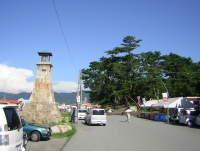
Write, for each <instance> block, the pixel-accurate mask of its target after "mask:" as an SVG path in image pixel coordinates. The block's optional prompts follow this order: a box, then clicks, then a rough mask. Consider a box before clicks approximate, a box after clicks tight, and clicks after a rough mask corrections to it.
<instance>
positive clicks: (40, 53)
mask: <svg viewBox="0 0 200 151" xmlns="http://www.w3.org/2000/svg"><path fill="white" fill-rule="evenodd" d="M38 55H39V56H44V55H49V56H53V55H52V53H51V52H47V51H42V52H38Z"/></svg>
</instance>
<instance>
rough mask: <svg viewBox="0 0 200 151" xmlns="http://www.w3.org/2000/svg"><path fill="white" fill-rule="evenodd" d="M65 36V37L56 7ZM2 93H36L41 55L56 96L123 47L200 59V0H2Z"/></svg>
mask: <svg viewBox="0 0 200 151" xmlns="http://www.w3.org/2000/svg"><path fill="white" fill-rule="evenodd" d="M54 4H55V5H56V9H57V13H58V16H59V20H60V22H61V26H62V29H63V32H64V35H65V39H66V42H67V44H66V42H65V39H64V36H63V33H62V30H61V27H60V24H59V21H58V17H57V14H56V11H55V8H54ZM0 20H1V24H0V56H1V57H0V71H1V72H3V74H2V73H1V74H0V83H1V84H0V92H10V93H19V92H22V91H23V92H24V91H27V92H31V91H32V88H33V82H34V80H35V77H36V69H37V68H36V62H38V61H39V56H38V53H37V52H40V51H44V50H46V51H49V52H51V53H52V54H53V57H52V58H51V63H52V64H53V68H52V82H53V88H54V90H55V91H56V92H76V91H77V82H78V73H79V70H81V69H83V68H88V67H89V63H90V62H92V61H98V60H99V58H101V57H102V56H106V53H104V52H105V51H107V50H111V49H113V48H114V47H117V46H120V44H121V43H122V40H123V38H124V37H125V36H135V37H136V39H142V42H141V43H140V47H139V48H138V49H136V50H134V53H136V54H138V53H142V52H147V51H160V52H161V54H162V55H165V54H169V53H170V52H172V53H175V54H178V55H180V56H183V57H191V58H192V59H193V61H194V62H198V61H200V53H199V51H200V0H190V1H189V0H84V1H83V0H54V3H53V0H17V1H15V0H1V1H0Z"/></svg>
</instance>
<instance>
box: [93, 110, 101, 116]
mask: <svg viewBox="0 0 200 151" xmlns="http://www.w3.org/2000/svg"><path fill="white" fill-rule="evenodd" d="M93 115H104V110H93Z"/></svg>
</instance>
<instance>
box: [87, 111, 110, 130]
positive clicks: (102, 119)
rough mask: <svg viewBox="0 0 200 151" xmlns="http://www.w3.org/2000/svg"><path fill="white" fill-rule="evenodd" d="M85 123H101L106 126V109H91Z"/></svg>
mask: <svg viewBox="0 0 200 151" xmlns="http://www.w3.org/2000/svg"><path fill="white" fill-rule="evenodd" d="M85 124H89V125H92V124H100V125H104V126H106V124H107V116H106V113H105V110H104V109H98V108H95V109H90V110H89V111H88V112H87V114H86V116H85Z"/></svg>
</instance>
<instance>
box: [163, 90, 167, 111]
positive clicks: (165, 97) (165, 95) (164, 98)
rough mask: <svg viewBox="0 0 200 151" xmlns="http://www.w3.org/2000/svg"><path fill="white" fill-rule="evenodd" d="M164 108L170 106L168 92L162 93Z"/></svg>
mask: <svg viewBox="0 0 200 151" xmlns="http://www.w3.org/2000/svg"><path fill="white" fill-rule="evenodd" d="M162 96H163V104H164V108H168V93H162Z"/></svg>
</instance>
